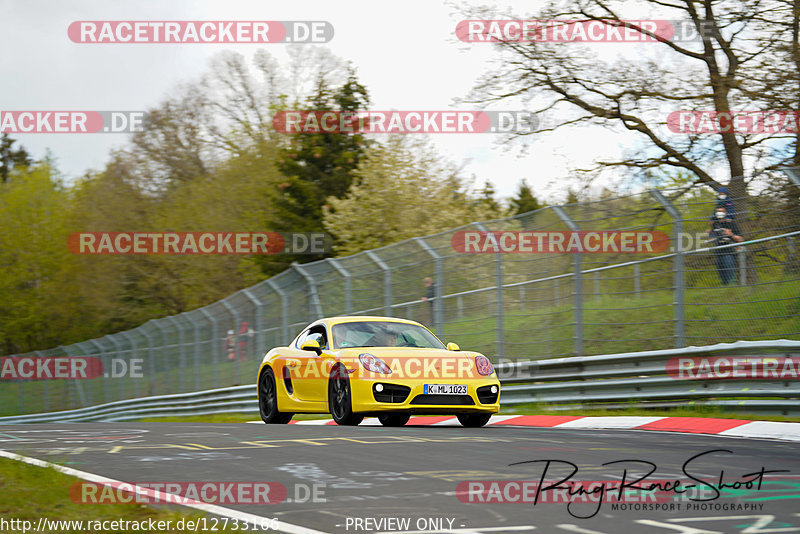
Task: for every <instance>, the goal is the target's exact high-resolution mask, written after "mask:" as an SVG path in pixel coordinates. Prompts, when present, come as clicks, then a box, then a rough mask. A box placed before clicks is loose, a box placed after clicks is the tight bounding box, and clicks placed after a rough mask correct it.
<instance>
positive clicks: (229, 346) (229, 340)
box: [225, 330, 236, 361]
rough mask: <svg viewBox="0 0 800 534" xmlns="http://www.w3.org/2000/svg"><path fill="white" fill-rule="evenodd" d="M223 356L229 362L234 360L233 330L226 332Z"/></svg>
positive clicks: (234, 341) (234, 337)
mask: <svg viewBox="0 0 800 534" xmlns="http://www.w3.org/2000/svg"><path fill="white" fill-rule="evenodd" d="M225 355H226V356H227V357H228V359H229V360H231V361H233V360H235V359H236V334H235V333H234V331H233V330H228V335H227V336H226V337H225Z"/></svg>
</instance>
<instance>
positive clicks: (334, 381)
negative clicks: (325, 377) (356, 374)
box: [328, 366, 364, 426]
mask: <svg viewBox="0 0 800 534" xmlns="http://www.w3.org/2000/svg"><path fill="white" fill-rule="evenodd" d="M328 408H329V410H330V412H331V416H333V420H334V421H336V424H337V425H347V426H355V425H357V424H359V423H360V422H361V421H363V420H364V416H363V415H359V414H355V413H353V403H352V400H351V394H350V379H349V378H348V376H347V371H346V370H345V369H344V368H343V367H341V366H340V367H337V368H335V369H334V371H333V373H332V374H331V378H330V381H329V382H328Z"/></svg>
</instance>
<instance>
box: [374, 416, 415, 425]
mask: <svg viewBox="0 0 800 534" xmlns="http://www.w3.org/2000/svg"><path fill="white" fill-rule="evenodd" d="M409 419H411V415H409V414H407V413H382V414H380V415H379V416H378V421H380V422H381V424H382V425H383V426H403V425H404V424H406V423H408V420H409Z"/></svg>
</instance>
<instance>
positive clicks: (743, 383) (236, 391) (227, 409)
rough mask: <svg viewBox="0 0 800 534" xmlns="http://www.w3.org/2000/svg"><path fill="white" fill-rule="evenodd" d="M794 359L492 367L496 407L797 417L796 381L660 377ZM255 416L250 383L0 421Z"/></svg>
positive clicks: (725, 348)
mask: <svg viewBox="0 0 800 534" xmlns="http://www.w3.org/2000/svg"><path fill="white" fill-rule="evenodd" d="M698 356H718V357H730V358H731V359H733V358H748V357H749V358H761V357H772V358H778V359H780V358H792V359H793V360H797V359H800V341H789V340H776V341H737V342H735V343H719V344H716V345H709V346H705V347H687V348H684V349H670V350H654V351H646V352H631V353H624V354H608V355H600V356H581V357H572V358H555V359H550V360H535V361H523V362H512V363H505V364H500V365H497V366H496V369H497V372H498V376H499V377H500V379H501V382H502V383H503V389H502V395H501V399H500V402H501V404H502V405H504V406H514V405H517V404H523V403H535V404H536V405H537V409H538V408H541V409H542V410H565V409H576V408H577V409H580V408H587V407H607V408H619V407H631V408H647V407H651V408H656V407H675V406H687V405H704V406H717V407H721V408H725V409H732V410H736V411H739V412H741V413H779V414H783V415H796V414H797V413H800V378H798V377H794V379H783V380H778V379H764V378H743V379H719V378H717V379H693V380H677V379H675V378H672V377H671V376H669V375H668V373H667V367H666V364H667V362H668V361H669V359H670V358H674V357H698ZM779 361H780V360H779ZM216 413H254V414H257V413H258V402H257V399H256V388H255V384H253V385H245V386H234V387H228V388H220V389H212V390H207V391H198V392H194V393H181V394H176V395H159V396H154V397H144V398H139V399H131V400H124V401H118V402H111V403H107V404H100V405H97V406H90V407H87V408H81V409H79V410H68V411H61V412H49V413H41V414H29V415H19V416H11V417H0V424H16V423H53V422H80V421H130V420H135V419H142V418H147V417H164V416H181V415H209V414H216Z"/></svg>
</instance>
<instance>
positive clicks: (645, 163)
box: [462, 0, 800, 203]
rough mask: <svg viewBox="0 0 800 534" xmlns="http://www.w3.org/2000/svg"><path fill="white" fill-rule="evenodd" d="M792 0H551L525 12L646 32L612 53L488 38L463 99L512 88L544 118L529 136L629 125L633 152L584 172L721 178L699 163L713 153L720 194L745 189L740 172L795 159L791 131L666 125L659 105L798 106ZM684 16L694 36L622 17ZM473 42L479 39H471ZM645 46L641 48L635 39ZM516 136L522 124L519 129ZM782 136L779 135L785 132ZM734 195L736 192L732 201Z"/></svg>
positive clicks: (493, 98) (482, 15) (485, 14)
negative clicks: (488, 49)
mask: <svg viewBox="0 0 800 534" xmlns="http://www.w3.org/2000/svg"><path fill="white" fill-rule="evenodd" d="M798 5H800V0H639V1H638V2H630V1H627V0H626V1H620V0H561V1H556V2H551V3H550V4H548V5H547V6H546V7H545V8H543V9H542V10H541V11H540V12H539V13H536V14H535V15H534V16H528V17H527V18H528V19H537V20H542V19H548V20H562V21H576V20H582V21H599V22H601V23H602V24H604V25H608V26H619V27H620V28H626V29H630V30H629V31H633V32H636V33H637V34H639V35H640V36H642V37H643V38H646V39H647V40H649V42H646V43H639V44H636V45H631V46H638V47H640V48H637V49H633V48H630V49H629V50H625V51H623V52H622V53H621V54H619V55H618V56H617V57H616V58H614V59H613V60H608V59H604V58H603V57H601V55H599V54H597V47H602V46H606V45H603V44H591V43H588V44H587V43H577V42H543V41H541V40H535V39H533V40H529V42H520V41H513V40H502V39H501V40H499V42H497V44H496V46H497V47H499V51H500V57H499V61H498V66H497V67H496V68H495V69H494V70H492V71H491V72H489V73H487V74H486V75H484V76H483V77H482V78H481V80H480V81H479V82H478V84H477V85H476V86H475V88H474V89H473V90H472V92H471V93H470V95H469V99H470V100H471V101H472V102H477V103H481V104H489V103H493V102H500V101H506V100H509V99H521V100H522V101H523V102H526V103H528V104H532V105H534V106H536V107H537V111H538V112H539V113H541V114H542V116H544V117H546V120H545V121H543V122H542V126H540V128H539V129H538V130H537V131H536V132H533V134H534V135H538V134H541V133H543V132H547V131H552V130H556V129H558V128H563V127H567V126H572V125H576V124H595V125H602V126H606V127H611V128H615V129H618V130H620V131H624V130H627V131H630V132H636V133H637V134H638V136H637V138H638V140H639V141H640V144H639V149H638V150H637V151H636V153H635V154H631V155H626V157H624V158H623V159H621V160H619V161H615V160H607V161H598V162H597V165H596V166H594V167H592V168H591V169H578V170H582V171H585V172H588V173H590V175H591V174H595V173H597V172H599V171H601V170H604V169H609V168H624V169H627V170H628V171H629V173H631V174H635V173H637V172H641V173H647V172H648V171H651V170H655V169H660V170H666V169H670V168H671V169H675V170H685V171H688V172H690V173H692V175H694V176H695V177H696V182H695V183H700V184H707V185H709V186H711V187H713V188H715V189H717V188H719V187H720V186H721V184H720V183H718V182H717V181H716V180H715V179H714V178H713V177H712V176H711V174H710V173H709V171H708V169H709V167H710V166H711V164H712V163H717V162H719V161H724V162H725V163H726V164H727V167H728V169H729V173H730V182H729V184H728V188H729V189H730V192H731V196H733V197H735V198H740V199H742V200H743V201H744V200H745V199H746V198H747V180H746V178H745V176H756V175H759V174H760V173H761V171H762V170H765V169H770V168H774V167H775V166H777V165H779V164H780V163H781V162H786V161H797V160H798V159H800V152H798V144H797V137H796V135H795V136H794V140H793V141H792V139H791V136H787V134H772V135H770V134H762V135H759V134H740V133H736V132H735V131H733V130H732V129H731V131H722V132H720V133H714V134H686V133H674V132H672V131H670V130H669V129H668V128H667V127H666V124H667V117H668V114H669V112H670V111H677V110H687V111H691V110H708V111H711V112H716V113H723V112H730V111H741V110H769V109H776V108H777V109H787V110H794V109H798V107H797V106H798V102H800V98H798V96H800V95H798V93H799V92H800V90H799V89H798V87H799V86H800V76H798V74H799V73H800V70H799V68H800V52H798V50H800V49H798V45H797V42H798V41H797V37H798ZM462 12H463V13H464V14H465V15H466V16H467V18H469V19H473V20H474V19H495V20H497V19H517V20H518V19H520V18H521V17H519V16H515V14H508V13H503V14H498V13H496V12H495V11H494V10H493V9H491V8H478V9H475V10H471V9H469V8H465V9H463V10H462ZM631 12H635V13H637V14H638V15H639V17H638V18H639V19H641V18H643V17H641V13H642V12H648V13H652V14H653V16H651V17H646V18H652V19H659V20H674V21H683V22H684V23H685V24H687V25H690V27H693V28H694V30H695V32H696V33H697V34H698V35H699V36H700V37H698V39H697V40H694V41H685V42H681V41H679V40H677V39H671V38H668V37H667V36H665V35H663V34H661V33H660V32H657V31H650V29H649V27H648V26H647V25H645V24H641V23H639V22H633V21H631V18H632V17H627V18H626V13H631ZM473 46H479V45H473ZM646 47H649V48H646ZM521 135H527V134H521ZM787 137H789V139H787ZM743 203H744V202H743Z"/></svg>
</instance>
